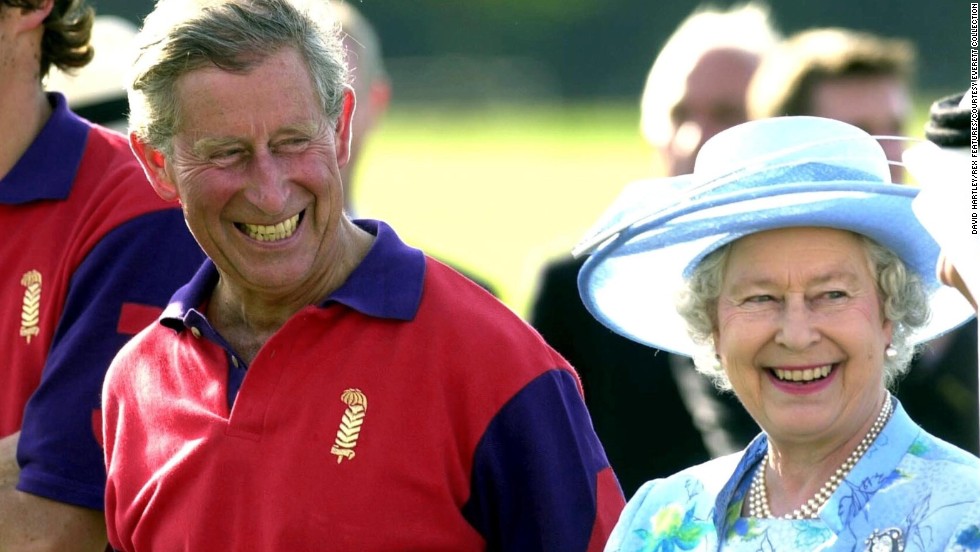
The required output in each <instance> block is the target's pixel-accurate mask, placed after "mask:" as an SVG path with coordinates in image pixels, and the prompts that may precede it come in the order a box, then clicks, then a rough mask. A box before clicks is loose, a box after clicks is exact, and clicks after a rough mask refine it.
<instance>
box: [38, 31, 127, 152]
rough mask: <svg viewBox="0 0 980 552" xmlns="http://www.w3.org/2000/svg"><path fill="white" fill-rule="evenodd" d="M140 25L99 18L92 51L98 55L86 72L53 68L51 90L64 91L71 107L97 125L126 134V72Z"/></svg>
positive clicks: (86, 68)
mask: <svg viewBox="0 0 980 552" xmlns="http://www.w3.org/2000/svg"><path fill="white" fill-rule="evenodd" d="M135 36H136V25H133V24H132V23H131V22H130V21H129V20H127V19H123V18H122V17H118V16H114V15H97V16H96V17H95V21H94V23H93V24H92V41H91V43H92V48H93V49H94V50H95V52H97V55H96V56H95V57H94V58H93V59H92V62H91V63H89V64H88V65H86V66H85V70H84V71H62V70H61V69H59V68H57V67H52V68H51V73H50V74H49V75H48V79H47V89H48V90H51V91H57V92H61V93H62V94H64V95H65V98H66V99H67V100H68V107H69V108H71V110H72V111H74V112H75V113H76V114H78V115H79V116H80V117H82V118H84V119H87V120H89V121H92V122H93V123H96V124H99V125H102V126H105V127H108V128H111V129H112V130H115V131H118V132H122V133H125V132H126V112H127V111H128V109H129V104H128V103H127V102H126V84H125V82H124V80H125V78H124V75H123V70H124V69H125V68H126V65H127V63H129V56H130V55H131V53H132V41H133V37H135Z"/></svg>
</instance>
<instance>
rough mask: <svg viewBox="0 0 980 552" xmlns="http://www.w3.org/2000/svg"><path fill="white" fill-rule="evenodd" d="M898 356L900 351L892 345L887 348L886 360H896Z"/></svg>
mask: <svg viewBox="0 0 980 552" xmlns="http://www.w3.org/2000/svg"><path fill="white" fill-rule="evenodd" d="M897 356H898V349H896V348H895V347H893V346H892V344H891V343H889V344H888V346H887V347H885V358H895V357H897Z"/></svg>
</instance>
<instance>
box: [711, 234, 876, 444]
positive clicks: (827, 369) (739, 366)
mask: <svg viewBox="0 0 980 552" xmlns="http://www.w3.org/2000/svg"><path fill="white" fill-rule="evenodd" d="M881 310H882V309H881V303H880V300H879V297H878V293H877V286H876V284H875V276H874V273H873V268H872V266H871V263H870V261H869V259H868V255H867V253H866V251H865V248H864V246H863V245H862V243H861V241H860V240H859V238H858V237H857V236H855V235H854V234H852V233H850V232H845V231H842V230H834V229H830V228H787V229H778V230H770V231H767V232H761V233H758V234H753V235H750V236H746V237H744V238H741V239H739V240H737V241H736V242H734V243H733V244H732V247H731V250H730V252H729V256H728V260H727V263H726V265H725V267H724V276H723V279H722V288H721V295H720V296H719V298H718V306H717V317H718V318H717V326H716V327H717V329H716V330H715V335H714V338H715V347H716V352H717V353H718V355H719V357H720V360H721V364H722V366H723V368H724V370H725V372H726V374H727V375H728V378H729V379H730V380H731V383H732V387H733V389H734V390H735V393H736V394H737V395H738V397H739V399H740V400H741V401H742V403H743V404H744V405H745V408H746V409H747V410H748V411H749V413H750V414H751V415H752V417H753V418H755V420H756V422H758V423H759V425H760V426H762V428H763V429H764V430H765V431H766V433H768V434H769V436H770V438H772V439H773V440H774V441H777V442H778V441H780V440H783V441H784V442H811V443H812V442H818V441H821V440H825V439H829V440H838V439H841V438H847V436H849V435H851V434H853V433H855V432H857V431H859V430H860V427H861V425H862V424H863V423H865V422H866V421H867V420H868V419H869V417H870V418H873V417H874V415H875V414H876V411H877V406H878V399H879V398H880V396H881V393H882V390H883V387H884V384H883V379H882V374H883V367H884V353H885V348H886V347H887V346H888V344H889V343H890V342H891V330H892V325H891V322H889V321H886V320H884V319H883V316H882V312H881Z"/></svg>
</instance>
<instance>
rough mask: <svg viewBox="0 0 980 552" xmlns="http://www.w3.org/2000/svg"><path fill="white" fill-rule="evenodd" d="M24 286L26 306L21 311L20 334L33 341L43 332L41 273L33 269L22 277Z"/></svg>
mask: <svg viewBox="0 0 980 552" xmlns="http://www.w3.org/2000/svg"><path fill="white" fill-rule="evenodd" d="M20 284H21V285H22V286H24V288H25V289H24V307H23V308H22V309H21V313H20V336H21V337H23V338H25V339H27V343H30V342H31V338H32V337H35V336H37V334H39V333H41V328H39V327H38V324H40V322H41V273H40V272H38V271H36V270H31V271H28V272H26V273H24V276H23V277H22V278H21V279H20Z"/></svg>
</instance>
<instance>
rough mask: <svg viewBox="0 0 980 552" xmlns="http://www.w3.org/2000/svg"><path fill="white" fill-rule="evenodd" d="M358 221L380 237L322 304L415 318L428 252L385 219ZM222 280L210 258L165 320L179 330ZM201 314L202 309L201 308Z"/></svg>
mask: <svg viewBox="0 0 980 552" xmlns="http://www.w3.org/2000/svg"><path fill="white" fill-rule="evenodd" d="M354 223H355V224H357V225H358V226H360V227H361V228H363V229H364V230H367V231H368V232H370V233H371V234H374V235H375V236H376V238H377V239H375V240H374V244H373V245H372V246H371V249H370V250H369V251H368V253H367V255H366V256H365V257H364V259H363V260H362V261H361V264H359V265H358V266H357V268H355V269H354V271H353V272H351V274H350V276H348V277H347V281H346V282H344V284H343V285H341V286H340V287H339V288H337V289H336V290H335V291H334V292H333V293H331V294H330V295H329V296H328V297H327V298H326V300H324V301H323V303H321V304H320V307H327V306H329V305H331V304H333V303H340V304H342V305H345V306H347V307H349V308H351V309H354V310H356V311H358V312H361V313H363V314H366V315H368V316H373V317H376V318H391V319H395V320H411V319H413V318H414V317H415V313H416V312H417V311H418V308H419V303H420V302H421V301H422V284H423V280H424V278H425V256H424V255H423V253H422V252H421V251H420V250H418V249H415V248H413V247H410V246H408V245H406V244H405V243H404V242H402V241H401V239H400V238H399V237H398V235H397V234H395V231H394V230H392V228H391V227H390V226H388V225H387V224H386V223H384V222H381V221H377V220H369V219H362V220H356V221H354ZM217 283H218V270H217V268H216V267H215V266H214V263H213V262H212V261H211V260H210V259H207V260H205V261H204V264H203V265H201V268H200V269H198V271H197V274H195V275H194V277H193V278H192V279H191V281H190V282H188V283H187V284H186V285H184V286H183V287H182V288H180V289H179V290H177V293H175V294H174V296H173V298H172V299H171V300H170V304H169V305H168V306H167V308H166V310H165V311H164V312H163V316H162V318H161V323H162V324H164V325H165V326H167V327H169V328H173V329H175V330H178V331H180V330H183V329H184V328H185V327H187V322H188V320H187V316H188V314H191V313H192V312H195V313H196V311H195V309H197V308H199V307H200V306H201V305H203V304H204V303H205V302H206V301H207V299H208V298H209V297H210V296H211V292H212V291H213V290H214V287H215V286H216V285H217ZM197 315H198V316H200V313H197Z"/></svg>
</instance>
